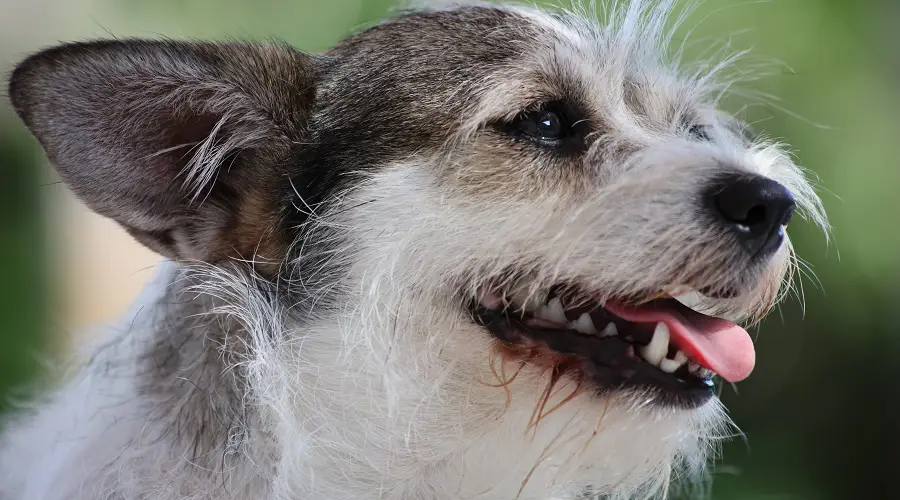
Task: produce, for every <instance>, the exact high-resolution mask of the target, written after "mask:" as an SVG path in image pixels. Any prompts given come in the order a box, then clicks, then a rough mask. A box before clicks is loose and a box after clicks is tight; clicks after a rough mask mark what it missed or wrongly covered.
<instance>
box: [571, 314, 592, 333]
mask: <svg viewBox="0 0 900 500" xmlns="http://www.w3.org/2000/svg"><path fill="white" fill-rule="evenodd" d="M569 328H571V329H573V330H577V331H579V332H581V333H597V329H596V328H595V327H594V322H593V321H592V320H591V317H590V315H588V313H582V314H581V316H580V317H579V318H578V319H577V320H576V321H572V322H571V323H569Z"/></svg>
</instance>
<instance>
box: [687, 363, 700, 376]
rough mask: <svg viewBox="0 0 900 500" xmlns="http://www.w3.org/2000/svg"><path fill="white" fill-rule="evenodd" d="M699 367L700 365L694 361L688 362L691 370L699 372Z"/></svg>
mask: <svg viewBox="0 0 900 500" xmlns="http://www.w3.org/2000/svg"><path fill="white" fill-rule="evenodd" d="M699 369H700V365H698V364H697V363H694V362H693V361H691V362H690V363H688V371H689V372H691V373H697V370H699Z"/></svg>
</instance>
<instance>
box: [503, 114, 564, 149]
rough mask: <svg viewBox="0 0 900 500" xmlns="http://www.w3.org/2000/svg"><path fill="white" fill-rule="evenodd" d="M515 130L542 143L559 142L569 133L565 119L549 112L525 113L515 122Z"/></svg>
mask: <svg viewBox="0 0 900 500" xmlns="http://www.w3.org/2000/svg"><path fill="white" fill-rule="evenodd" d="M516 129H517V130H518V131H519V132H520V133H522V134H524V135H527V136H528V137H531V138H533V139H537V140H539V141H544V142H556V141H561V140H563V139H565V138H567V137H568V136H569V135H570V133H571V130H570V129H569V125H568V124H567V123H566V121H565V119H564V118H563V117H562V116H560V115H559V114H557V113H556V112H555V111H551V110H540V111H533V112H530V113H526V114H525V115H524V116H522V117H521V118H519V120H518V121H517V122H516Z"/></svg>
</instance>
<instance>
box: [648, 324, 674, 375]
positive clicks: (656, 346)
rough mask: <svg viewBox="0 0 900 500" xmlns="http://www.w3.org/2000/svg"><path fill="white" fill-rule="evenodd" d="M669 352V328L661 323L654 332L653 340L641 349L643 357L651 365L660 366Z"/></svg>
mask: <svg viewBox="0 0 900 500" xmlns="http://www.w3.org/2000/svg"><path fill="white" fill-rule="evenodd" d="M667 352H669V327H668V326H666V324H665V323H663V322H662V321H660V322H659V323H657V324H656V329H655V330H653V339H652V340H651V341H650V343H649V344H647V345H646V346H645V347H642V348H641V356H643V357H644V359H646V360H647V361H648V362H649V363H650V364H653V365H657V366H658V365H659V363H660V362H661V361H662V360H663V359H664V358H665V357H666V353H667Z"/></svg>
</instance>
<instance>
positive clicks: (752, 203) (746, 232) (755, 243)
mask: <svg viewBox="0 0 900 500" xmlns="http://www.w3.org/2000/svg"><path fill="white" fill-rule="evenodd" d="M712 192H713V200H712V202H713V206H714V207H715V211H716V212H717V213H718V216H719V218H720V219H722V221H723V222H724V223H725V225H726V227H727V228H728V229H729V231H731V233H732V234H734V235H735V237H736V238H737V239H738V241H739V242H740V243H741V245H742V246H743V247H744V248H745V249H746V250H747V251H748V252H749V253H750V254H751V255H754V256H755V255H761V254H765V255H768V254H771V253H772V252H773V251H775V250H777V249H778V247H779V246H780V245H781V242H782V240H784V231H783V230H782V226H786V225H787V224H788V223H789V222H790V220H791V217H792V215H793V213H794V209H795V207H796V203H795V202H794V196H793V195H792V194H791V192H790V191H788V190H787V188H785V187H784V186H782V185H781V184H779V183H777V182H775V181H773V180H772V179H768V178H766V177H761V176H729V177H727V178H725V179H720V180H719V182H717V183H716V184H715V186H714V189H713V191H712Z"/></svg>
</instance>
